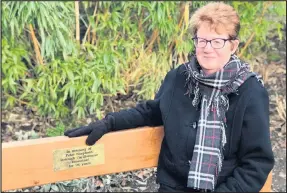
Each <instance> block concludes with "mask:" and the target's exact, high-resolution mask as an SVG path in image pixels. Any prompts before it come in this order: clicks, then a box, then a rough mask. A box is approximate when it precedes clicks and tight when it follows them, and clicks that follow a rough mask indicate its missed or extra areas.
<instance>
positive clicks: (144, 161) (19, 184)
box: [2, 127, 272, 192]
mask: <svg viewBox="0 0 287 193" xmlns="http://www.w3.org/2000/svg"><path fill="white" fill-rule="evenodd" d="M162 137H163V128H162V127H155V128H151V127H143V128H137V129H129V130H124V131H118V132H112V133H108V134H106V135H104V136H103V137H102V138H101V139H100V140H99V141H98V142H97V143H96V145H94V146H92V147H93V148H95V149H94V150H90V149H89V148H90V146H86V145H85V139H86V136H83V137H77V138H68V137H65V136H59V137H49V138H41V139H31V140H26V141H15V142H9V143H3V144H2V191H6V190H12V189H19V188H25V187H31V186H36V185H43V184H47V183H53V182H58V181H65V180H72V179H76V178H82V177H89V176H97V175H104V174H110V173H117V172H124V171H131V170H137V169H142V168H150V167H155V166H157V161H158V155H159V151H160V145H161V141H162ZM83 152H84V153H83ZM73 154H74V155H73ZM76 155H78V156H82V157H81V158H79V157H75V156H76ZM57 156H58V157H57ZM61 156H62V157H61ZM73 156H74V158H73ZM89 156H90V157H89ZM67 159H70V160H71V159H74V161H75V163H73V164H68V165H67ZM77 161H78V162H77ZM61 164H62V165H61ZM77 164H80V165H81V164H83V165H86V166H80V167H79V166H77ZM92 164H94V165H92ZM68 167H70V168H68ZM271 183H272V176H271V173H270V175H269V177H268V179H267V181H266V183H265V185H264V187H263V188H262V190H261V192H271Z"/></svg>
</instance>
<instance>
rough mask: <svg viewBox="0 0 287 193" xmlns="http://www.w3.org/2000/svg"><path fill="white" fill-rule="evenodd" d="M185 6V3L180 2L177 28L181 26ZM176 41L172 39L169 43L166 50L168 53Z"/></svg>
mask: <svg viewBox="0 0 287 193" xmlns="http://www.w3.org/2000/svg"><path fill="white" fill-rule="evenodd" d="M185 7H186V5H185V3H182V4H181V6H180V10H181V11H180V17H179V21H178V28H179V29H180V28H181V26H182V23H183V20H184V15H185V14H184V12H185ZM176 43H177V41H176V40H174V41H173V42H172V43H171V44H170V46H169V48H168V52H169V53H170V52H171V50H172V48H173V47H174V45H176Z"/></svg>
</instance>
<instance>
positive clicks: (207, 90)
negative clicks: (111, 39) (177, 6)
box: [65, 2, 274, 192]
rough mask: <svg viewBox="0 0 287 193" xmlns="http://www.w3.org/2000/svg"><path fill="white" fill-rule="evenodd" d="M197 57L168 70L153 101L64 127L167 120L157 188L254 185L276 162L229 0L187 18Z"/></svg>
mask: <svg viewBox="0 0 287 193" xmlns="http://www.w3.org/2000/svg"><path fill="white" fill-rule="evenodd" d="M191 29H192V33H193V35H194V38H193V40H194V44H195V56H194V57H192V58H191V60H190V61H189V62H188V63H186V64H182V65H180V66H179V67H178V68H177V69H174V70H171V71H170V72H168V73H167V75H166V77H165V79H164V81H163V83H162V85H161V87H160V89H159V91H158V93H157V94H156V97H155V99H154V100H147V101H145V102H142V103H140V104H138V105H137V106H136V107H134V108H130V109H126V110H122V111H119V112H114V113H108V114H107V115H106V117H105V118H104V119H103V120H100V121H97V122H94V123H91V124H89V125H88V126H83V127H80V128H76V129H72V130H69V131H67V132H65V135H66V136H69V137H76V136H82V135H88V138H87V141H86V142H87V144H88V145H93V144H94V143H95V142H96V141H97V140H98V139H99V138H101V137H102V136H103V135H104V134H105V133H107V132H110V131H115V130H121V129H128V128H135V127H140V126H159V125H164V133H165V136H164V138H163V141H162V146H161V151H160V156H159V162H158V168H157V183H159V184H160V188H159V192H164V191H178V192H188V191H191V192H193V191H194V192H201V191H215V192H259V191H260V189H261V188H262V187H263V185H264V183H265V181H266V179H267V176H268V174H269V172H270V171H271V170H272V168H273V166H274V157H273V152H272V148H271V142H270V136H269V98H268V93H267V91H266V89H265V88H264V86H263V85H262V81H261V79H260V77H258V76H257V75H256V74H254V73H253V72H251V71H250V68H249V65H248V64H247V63H245V62H243V61H242V60H240V59H239V58H238V57H237V56H236V55H235V52H236V50H237V48H238V45H239V40H238V39H237V37H238V33H239V29H240V21H239V17H238V14H237V13H236V11H235V10H234V9H233V8H232V7H231V6H229V5H227V4H224V3H222V2H220V3H209V4H207V5H206V6H204V7H202V8H200V9H198V10H197V11H196V12H195V13H194V15H193V16H192V18H191Z"/></svg>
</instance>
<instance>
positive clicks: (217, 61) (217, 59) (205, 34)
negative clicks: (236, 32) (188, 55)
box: [196, 23, 239, 75]
mask: <svg viewBox="0 0 287 193" xmlns="http://www.w3.org/2000/svg"><path fill="white" fill-rule="evenodd" d="M197 38H198V40H197V41H198V44H197V47H196V58H197V60H198V62H199V64H200V66H201V68H202V69H203V71H204V73H205V74H206V75H209V74H212V73H215V72H216V71H218V70H220V69H222V68H223V67H224V65H225V64H226V63H227V62H228V61H229V59H230V57H231V55H232V54H233V53H235V51H236V49H237V47H238V45H239V41H238V40H229V41H225V43H224V40H220V39H217V40H213V41H212V46H211V43H210V42H207V44H206V46H205V47H204V45H205V41H206V40H212V39H216V38H221V39H229V35H228V34H227V32H226V30H225V29H221V30H220V34H219V33H217V32H216V31H215V30H213V29H210V26H209V25H208V24H207V23H204V24H202V25H201V26H200V27H199V29H198V30H197ZM204 39H205V40H204ZM223 44H224V46H223V47H222V45H223ZM214 47H215V48H214ZM221 47H222V48H221ZM216 48H218V49H216Z"/></svg>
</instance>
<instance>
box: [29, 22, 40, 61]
mask: <svg viewBox="0 0 287 193" xmlns="http://www.w3.org/2000/svg"><path fill="white" fill-rule="evenodd" d="M29 28H30V34H31V38H32V42H33V45H34V49H35V53H36V60H37V61H38V62H39V63H40V64H41V65H43V59H42V56H41V52H40V48H39V45H38V43H39V42H38V40H37V38H36V35H35V32H34V29H33V26H32V24H29ZM37 42H38V43H37Z"/></svg>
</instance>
